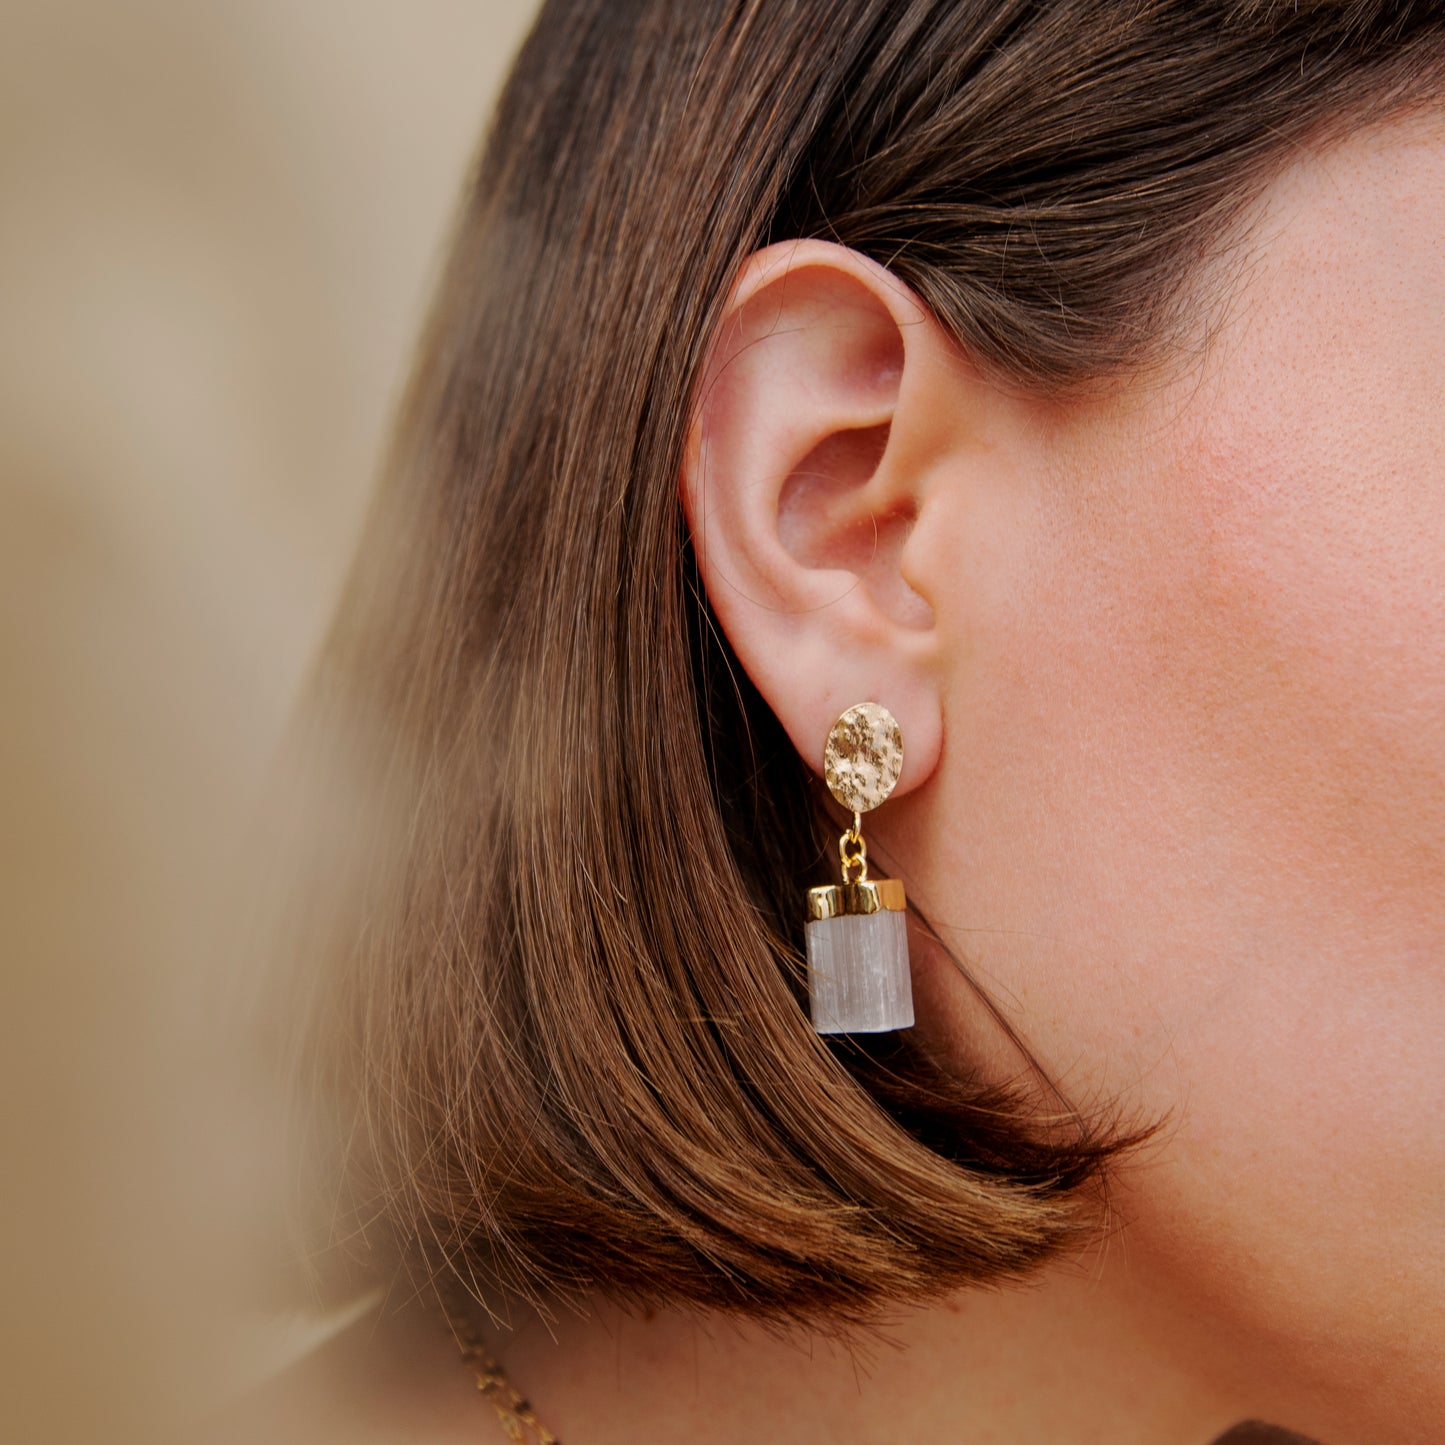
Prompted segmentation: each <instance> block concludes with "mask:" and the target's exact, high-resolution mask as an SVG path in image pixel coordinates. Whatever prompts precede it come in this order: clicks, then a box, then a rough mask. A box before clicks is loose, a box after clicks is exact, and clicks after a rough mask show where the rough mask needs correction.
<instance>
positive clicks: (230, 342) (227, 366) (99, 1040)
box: [0, 0, 532, 1445]
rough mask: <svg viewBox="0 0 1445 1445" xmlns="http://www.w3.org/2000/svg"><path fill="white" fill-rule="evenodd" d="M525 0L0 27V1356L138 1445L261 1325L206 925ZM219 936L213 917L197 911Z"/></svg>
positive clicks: (157, 8)
mask: <svg viewBox="0 0 1445 1445" xmlns="http://www.w3.org/2000/svg"><path fill="white" fill-rule="evenodd" d="M531 10H532V6H531V5H530V4H527V3H522V0H512V3H506V0H491V3H487V0H477V3H471V4H465V3H461V0H450V3H448V0H408V3H406V4H400V3H393V4H390V5H382V4H375V3H373V4H358V3H354V0H353V3H341V0H243V3H239V4H230V5H224V6H223V5H197V4H185V3H182V0H127V3H124V4H114V3H103V0H27V3H24V4H21V5H20V6H18V7H16V6H14V5H11V6H9V7H7V10H6V13H5V16H4V20H5V24H4V34H5V41H4V44H3V46H0V186H3V190H0V337H3V340H0V598H3V601H0V739H3V742H0V810H3V816H4V820H5V826H4V830H3V834H0V837H3V843H0V848H3V854H0V918H3V924H0V940H3V952H0V977H3V981H4V986H5V987H4V1001H3V1004H0V1130H3V1134H0V1145H3V1151H4V1152H3V1156H0V1158H3V1165H0V1179H3V1181H4V1182H3V1187H0V1201H3V1204H0V1209H3V1213H0V1240H3V1243H0V1268H3V1273H0V1359H3V1361H4V1363H3V1365H0V1372H3V1373H4V1374H5V1375H6V1376H9V1378H6V1379H4V1380H0V1393H3V1398H4V1399H5V1407H4V1409H5V1420H4V1426H3V1429H4V1433H5V1434H6V1436H7V1438H11V1439H14V1440H17V1441H20V1440H24V1441H47V1442H49V1441H61V1442H65V1441H85V1442H87V1445H90V1442H95V1441H100V1440H104V1441H107V1442H110V1445H115V1442H121V1441H129V1440H137V1441H146V1442H147V1445H153V1442H155V1441H157V1440H158V1439H160V1438H161V1430H162V1427H163V1426H164V1424H165V1422H166V1421H167V1420H169V1419H172V1418H178V1417H179V1418H183V1417H184V1416H185V1415H186V1414H187V1413H188V1412H192V1411H194V1410H195V1409H197V1408H199V1407H200V1406H201V1405H203V1404H204V1403H205V1402H206V1401H207V1400H209V1399H211V1398H212V1397H213V1396H214V1394H215V1393H216V1391H218V1390H220V1389H223V1388H226V1387H227V1386H232V1385H235V1384H237V1383H241V1382H244V1381H246V1380H248V1379H250V1378H253V1377H254V1376H255V1375H257V1374H258V1373H260V1372H263V1371H264V1370H265V1369H266V1368H268V1366H269V1364H270V1363H271V1362H272V1361H273V1359H274V1358H275V1357H276V1356H277V1355H278V1354H280V1353H283V1352H284V1351H286V1350H288V1349H291V1348H294V1346H295V1343H296V1337H294V1336H293V1335H288V1334H287V1333H285V1332H284V1331H283V1330H280V1329H278V1327H277V1326H276V1325H275V1324H274V1323H271V1324H264V1325H263V1324H258V1323H257V1319H256V1317H253V1316H251V1315H248V1314H246V1313H245V1312H244V1310H243V1307H242V1306H243V1302H245V1301H246V1300H248V1299H254V1298H255V1297H256V1296H257V1295H258V1294H259V1293H261V1290H260V1289H259V1288H258V1286H257V1284H256V1280H257V1276H258V1273H261V1274H264V1271H265V1264H264V1256H265V1250H266V1244H267V1240H268V1239H269V1228H270V1224H269V1213H268V1209H269V1203H270V1199H271V1195H270V1188H271V1180H272V1175H273V1173H274V1171H275V1169H276V1167H277V1166H276V1161H275V1160H274V1159H273V1158H272V1157H271V1154H270V1152H269V1151H268V1146H269V1145H270V1142H271V1141H270V1140H269V1139H268V1138H267V1137H266V1136H265V1134H264V1133H263V1131H262V1130H261V1129H260V1127H259V1125H258V1124H257V1122H256V1118H257V1114H258V1112H259V1111H257V1110H256V1109H255V1108H254V1102H255V1100H254V1090H255V1089H256V1088H257V1087H258V1085H257V1082H256V1080H255V1079H254V1078H253V1077H252V1073H251V1072H250V1071H249V1070H248V1066H247V1064H246V1061H245V1060H244V1059H243V1058H241V1057H239V1056H238V1055H237V1053H236V1051H234V1050H233V1048H232V1046H231V1045H230V1044H229V1042H228V1038H229V1035H228V1034H227V1031H226V1027H225V1025H226V1021H227V1018H228V1016H229V1014H230V1012H231V1010H232V1008H233V1006H234V997H235V981H234V980H231V979H228V978H227V976H226V967H227V959H228V957H231V956H233V955H232V954H228V951H227V947H226V944H227V942H228V940H225V939H221V938H218V937H217V936H216V929H217V927H218V926H219V925H220V922H221V920H222V919H223V918H225V917H227V916H228V915H227V914H226V911H225V909H224V908H223V906H222V904H223V901H224V899H225V896H226V891H227V888H228V887H229V886H231V880H230V877H229V874H230V867H229V865H230V863H231V861H232V860H231V854H230V853H228V849H233V848H234V847H235V840H237V839H238V838H240V837H242V836H244V835H245V833H246V830H247V828H248V826H249V816H250V814H249V811H248V810H249V809H251V808H252V807H254V800H255V798H256V796H257V794H258V791H259V788H260V785H261V780H262V778H263V776H264V770H265V767H266V764H267V759H268V757H269V756H270V754H271V752H272V750H273V748H274V746H275V743H276V740H277V738H278V735H279V733H280V729H281V726H282V723H283V720H284V718H285V715H286V711H287V708H288V704H289V702H290V700H291V698H292V697H293V695H294V691H295V688H296V685H297V682H298V679H299V677H300V675H301V673H302V670H303V668H304V666H305V664H306V661H307V659H308V657H309V655H310V654H311V652H312V650H313V649H314V647H315V644H316V642H317V639H318V636H319V633H320V630H321V628H322V626H323V624H324V620H325V618H326V615H327V613H328V609H329V607H330V605H331V603H332V599H333V597H334V594H335V592H336V589H337V586H338V583H339V580H340V576H341V572H342V569H343V567H344V565H345V562H346V559H347V556H348V553H349V551H350V549H351V547H352V545H353V542H354V539H355V536H356V533H357V528H358V524H359V520H360V515H361V511H362V507H363V505H364V501H365V496H366V493H367V490H368V485H369V482H370V480H371V477H372V475H373V472H374V467H375V460H376V457H377V455H378V452H379V449H380V444H381V439H382V436H383V433H384V431H385V429H386V425H387V420H388V415H389V411H390V409H391V406H392V403H393V399H394V397H395V395H396V393H397V390H398V387H399V385H400V382H401V379H402V376H403V374H404V370H405V365H406V359H407V355H408V352H409V349H410V341H411V338H412V335H413V333H414V331H415V329H416V327H417V324H418V320H419V317H420V313H421V310H422V306H423V302H424V298H425V295H426V292H427V288H428V283H429V279H430V277H431V274H432V271H433V267H434V264H435V262H436V258H437V252H438V246H439V243H440V240H441V237H442V235H443V232H444V230H445V224H446V220H447V217H448V215H449V212H450V209H451V205H452V202H453V200H454V197H455V195H456V193H457V190H458V186H459V184H460V181H461V178H462V176H463V173H464V170H465V166H466V162H467V159H468V157H469V156H470V154H471V152H472V150H473V148H474V144H475V141H476V138H477V135H478V133H479V128H480V123H481V120H482V118H483V116H484V114H485V112H486V110H487V108H488V104H489V101H490V99H491V97H492V95H493V93H494V87H495V85H496V83H497V81H498V79H499V77H500V75H501V73H502V71H503V69H504V67H505V64H506V61H507V59H508V57H509V55H510V54H511V52H512V50H513V48H514V47H515V45H516V44H517V42H518V40H519V39H520V36H521V33H522V30H523V27H524V25H525V23H526V21H527V19H528V17H529V15H530V12H531ZM226 926H227V927H229V925H226Z"/></svg>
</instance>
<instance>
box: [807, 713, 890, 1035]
mask: <svg viewBox="0 0 1445 1445" xmlns="http://www.w3.org/2000/svg"><path fill="white" fill-rule="evenodd" d="M902 771H903V734H902V731H901V729H900V728H899V726H898V721H897V719H896V718H895V717H894V716H893V714H892V713H891V712H889V711H888V709H887V708H886V707H883V706H882V705H881V704H879V703H876V702H862V703H858V704H856V705H855V706H853V707H850V708H849V709H848V710H847V711H846V712H845V713H844V714H843V715H842V716H841V717H840V718H839V719H838V721H837V722H835V723H834V724H833V728H832V731H831V732H829V734H828V741H827V743H826V745H825V746H824V750H823V776H824V778H825V779H826V781H827V784H828V791H829V792H830V793H832V795H833V796H834V797H835V798H836V799H837V800H838V801H839V802H840V803H841V804H842V805H843V806H844V807H845V808H847V809H848V810H849V811H850V812H851V813H852V814H853V826H852V827H851V828H849V829H848V831H847V832H846V833H844V834H843V836H842V837H841V838H839V840H838V858H839V862H840V863H841V865H842V875H843V881H842V883H841V884H830V885H828V886H825V887H822V888H810V889H809V890H808V921H807V925H806V929H805V931H806V934H807V944H808V993H809V1001H810V1005H811V1009H812V1017H813V1027H814V1028H815V1029H816V1030H817V1031H818V1032H819V1033H820V1034H862V1033H884V1032H887V1031H888V1030H890V1029H906V1028H911V1027H912V1025H913V987H912V981H911V979H910V977H909V971H908V932H907V927H906V922H905V909H906V907H907V904H906V900H905V898H904V894H903V884H902V883H901V882H900V881H899V880H898V879H896V878H875V879H870V878H869V877H868V847H867V845H866V844H865V843H864V841H863V817H862V815H863V814H864V813H866V812H869V811H870V810H871V809H873V808H876V807H877V806H878V805H879V804H880V803H881V802H883V800H884V799H885V798H887V796H888V795H889V793H891V792H892V791H893V786H894V784H895V783H897V781H898V775H899V774H900V773H901V772H902Z"/></svg>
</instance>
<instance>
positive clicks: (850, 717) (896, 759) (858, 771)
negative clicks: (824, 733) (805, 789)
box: [823, 702, 903, 813]
mask: <svg viewBox="0 0 1445 1445" xmlns="http://www.w3.org/2000/svg"><path fill="white" fill-rule="evenodd" d="M902 771H903V733H902V731H901V730H900V729H899V727H898V720H897V718H895V717H894V716H893V714H892V713H891V712H889V711H888V709H887V708H886V707H884V706H883V705H882V703H877V702H860V703H857V704H855V705H854V706H853V707H850V708H849V709H848V711H847V712H845V713H844V714H843V716H842V717H840V718H839V719H838V721H837V722H835V723H834V724H833V731H832V732H830V733H829V734H828V741H827V743H826V744H825V745H824V747H823V777H824V778H825V779H826V781H827V784H828V791H829V792H830V793H832V795H833V796H834V797H835V798H837V800H838V801H839V802H840V803H842V805H843V806H844V807H845V808H847V809H848V811H849V812H850V813H866V812H868V810H869V809H870V808H876V807H877V806H878V805H879V803H881V802H882V801H883V800H884V798H886V797H887V796H888V795H889V793H891V792H892V791H893V785H894V784H895V783H896V782H897V781H898V775H899V773H901V772H902Z"/></svg>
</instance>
